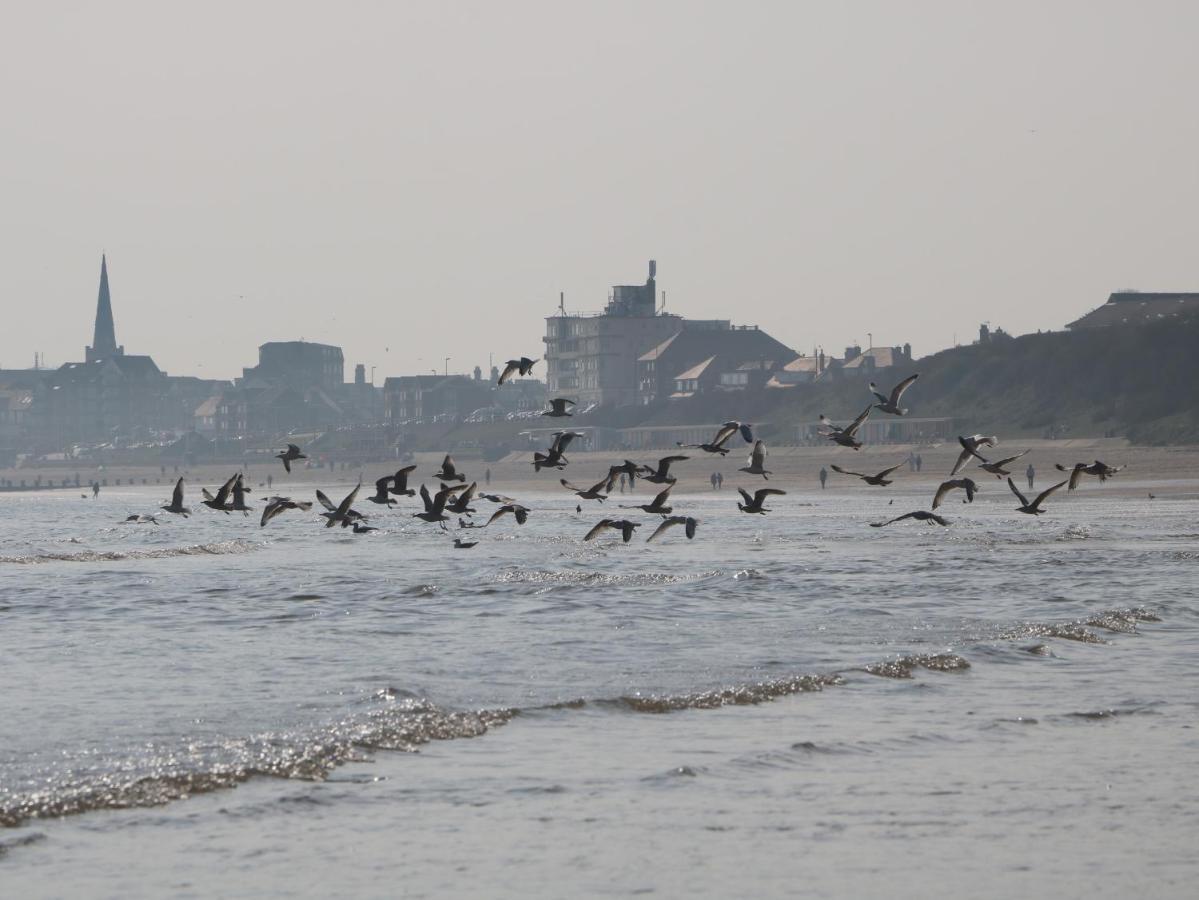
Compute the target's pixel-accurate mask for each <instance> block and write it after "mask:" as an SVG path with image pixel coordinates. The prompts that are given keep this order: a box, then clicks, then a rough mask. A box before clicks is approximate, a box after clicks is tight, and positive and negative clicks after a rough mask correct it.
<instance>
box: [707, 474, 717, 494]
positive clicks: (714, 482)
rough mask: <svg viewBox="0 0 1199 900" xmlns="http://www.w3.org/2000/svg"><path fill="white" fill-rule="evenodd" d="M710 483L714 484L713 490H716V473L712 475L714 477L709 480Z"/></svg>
mask: <svg viewBox="0 0 1199 900" xmlns="http://www.w3.org/2000/svg"><path fill="white" fill-rule="evenodd" d="M708 481H710V482H712V490H716V473H715V472H713V473H712V477H711V478H709V479H708Z"/></svg>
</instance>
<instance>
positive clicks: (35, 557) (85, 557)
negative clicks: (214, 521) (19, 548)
mask: <svg viewBox="0 0 1199 900" xmlns="http://www.w3.org/2000/svg"><path fill="white" fill-rule="evenodd" d="M261 547H262V545H261V544H258V543H256V542H254V541H243V540H231V541H216V542H215V543H211V544H189V545H188V546H185V547H160V548H153V549H145V550H80V551H78V552H76V553H28V554H22V555H19V556H0V564H6V563H7V564H9V565H37V564H38V563H55V562H74V563H88V562H120V561H121V560H130V559H134V560H136V559H169V558H172V557H176V556H226V555H230V554H237V553H253V552H254V551H255V550H259V549H261Z"/></svg>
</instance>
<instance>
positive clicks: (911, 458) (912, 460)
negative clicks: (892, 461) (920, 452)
mask: <svg viewBox="0 0 1199 900" xmlns="http://www.w3.org/2000/svg"><path fill="white" fill-rule="evenodd" d="M908 468H909V469H911V470H912V471H913V472H915V471H916V454H915V453H909V454H908Z"/></svg>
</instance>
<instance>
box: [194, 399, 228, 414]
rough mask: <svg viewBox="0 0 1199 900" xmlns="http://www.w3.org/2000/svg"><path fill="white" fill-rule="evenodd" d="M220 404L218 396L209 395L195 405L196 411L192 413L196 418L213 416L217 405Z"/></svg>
mask: <svg viewBox="0 0 1199 900" xmlns="http://www.w3.org/2000/svg"><path fill="white" fill-rule="evenodd" d="M220 405H221V398H220V397H209V398H208V399H207V400H205V401H204V402H203V403H201V404H200V405H199V406H197V407H196V411H195V412H194V413H192V415H193V416H196V417H197V418H203V417H208V416H215V415H216V411H217V407H218V406H220Z"/></svg>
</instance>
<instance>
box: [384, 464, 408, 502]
mask: <svg viewBox="0 0 1199 900" xmlns="http://www.w3.org/2000/svg"><path fill="white" fill-rule="evenodd" d="M415 471H416V466H404V468H402V469H399V470H398V471H397V472H396V473H395V475H394V476H392V479H391V480H392V482H394V483H393V484H392V486H391V487H390V488H389V489H388V493H392V494H396V495H400V496H404V497H415V496H416V491H414V490H413V489H412V488H410V487H408V476H409V475H410V474H411V473H412V472H415ZM378 484H379V483H378V482H377V481H376V482H375V486H376V487H377V486H378Z"/></svg>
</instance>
